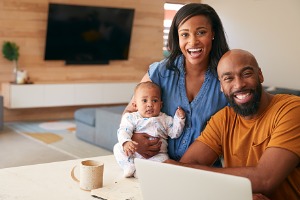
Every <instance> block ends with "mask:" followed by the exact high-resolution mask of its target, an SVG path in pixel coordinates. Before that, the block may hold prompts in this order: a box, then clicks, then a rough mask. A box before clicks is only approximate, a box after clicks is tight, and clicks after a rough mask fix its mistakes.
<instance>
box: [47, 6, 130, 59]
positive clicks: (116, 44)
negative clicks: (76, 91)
mask: <svg viewBox="0 0 300 200" xmlns="http://www.w3.org/2000/svg"><path fill="white" fill-rule="evenodd" d="M133 17H134V9H127V8H110V7H99V6H81V5H66V4H56V3H50V4H49V12H48V23H47V35H46V47H45V60H66V62H67V63H70V64H98V63H107V62H108V61H109V60H127V59H128V54H129V46H130V38H131V30H132V25H133Z"/></svg>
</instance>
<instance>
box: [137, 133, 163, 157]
mask: <svg viewBox="0 0 300 200" xmlns="http://www.w3.org/2000/svg"><path fill="white" fill-rule="evenodd" d="M132 140H133V141H135V142H137V143H138V145H137V149H136V151H137V152H138V153H139V154H141V155H142V156H143V157H144V158H147V159H148V158H151V157H152V156H155V155H156V154H158V152H159V150H160V146H161V141H160V140H159V138H153V137H152V136H150V135H148V134H147V133H134V134H133V135H132Z"/></svg>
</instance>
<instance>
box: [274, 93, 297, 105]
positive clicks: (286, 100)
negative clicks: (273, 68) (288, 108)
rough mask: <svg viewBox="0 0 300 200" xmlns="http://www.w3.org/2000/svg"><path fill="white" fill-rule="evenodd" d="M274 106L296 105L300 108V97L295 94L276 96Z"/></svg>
mask: <svg viewBox="0 0 300 200" xmlns="http://www.w3.org/2000/svg"><path fill="white" fill-rule="evenodd" d="M274 104H285V105H289V104H294V105H298V106H300V97H299V96H296V95H293V94H276V95H274Z"/></svg>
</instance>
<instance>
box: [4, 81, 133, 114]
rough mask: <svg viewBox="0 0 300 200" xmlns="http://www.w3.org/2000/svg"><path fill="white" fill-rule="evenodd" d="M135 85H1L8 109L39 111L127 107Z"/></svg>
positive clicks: (131, 83)
mask: <svg viewBox="0 0 300 200" xmlns="http://www.w3.org/2000/svg"><path fill="white" fill-rule="evenodd" d="M136 84H137V83H136V82H123V83H63V84H11V83H2V95H3V97H4V106H5V107H6V108H11V109H13V108H39V107H59V106H80V105H97V104H121V103H128V102H129V101H130V99H131V97H132V94H133V90H134V87H135V86H136Z"/></svg>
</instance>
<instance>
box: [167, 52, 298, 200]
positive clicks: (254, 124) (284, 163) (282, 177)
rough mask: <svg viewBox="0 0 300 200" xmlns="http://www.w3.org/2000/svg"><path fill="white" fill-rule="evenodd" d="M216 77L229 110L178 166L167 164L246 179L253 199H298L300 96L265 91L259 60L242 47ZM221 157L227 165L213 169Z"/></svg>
mask: <svg viewBox="0 0 300 200" xmlns="http://www.w3.org/2000/svg"><path fill="white" fill-rule="evenodd" d="M218 77H219V80H220V82H221V91H222V92H224V94H225V95H226V98H227V100H228V102H229V103H230V106H227V107H225V108H223V109H222V110H220V111H219V112H218V113H216V114H215V115H214V116H213V117H212V118H211V119H210V121H209V122H208V124H207V126H206V128H205V130H204V131H203V132H202V134H201V136H199V137H198V138H197V139H196V141H195V142H194V143H193V144H192V145H191V146H190V147H189V149H188V150H187V152H186V153H185V154H184V155H183V157H182V158H181V160H180V162H175V161H173V160H168V161H167V162H168V163H173V164H178V165H184V166H188V167H193V168H198V169H203V170H209V171H214V172H220V173H225V174H231V175H236V176H242V177H246V178H248V179H250V181H251V184H252V190H253V199H272V200H283V199H289V200H296V199H300V116H299V114H300V97H298V96H293V95H287V94H277V95H272V94H269V93H267V92H266V91H265V90H264V89H263V87H262V85H261V83H262V82H263V81H264V77H263V74H262V72H261V68H260V67H259V66H258V63H257V61H256V59H255V57H254V56H253V55H252V54H251V53H249V52H247V51H244V50H240V49H234V50H231V51H228V52H227V53H226V54H224V56H223V57H222V58H221V60H220V62H219V64H218ZM218 157H223V158H224V167H223V168H213V167H210V166H211V164H212V163H214V161H215V160H216V159H217V158H218Z"/></svg>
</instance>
